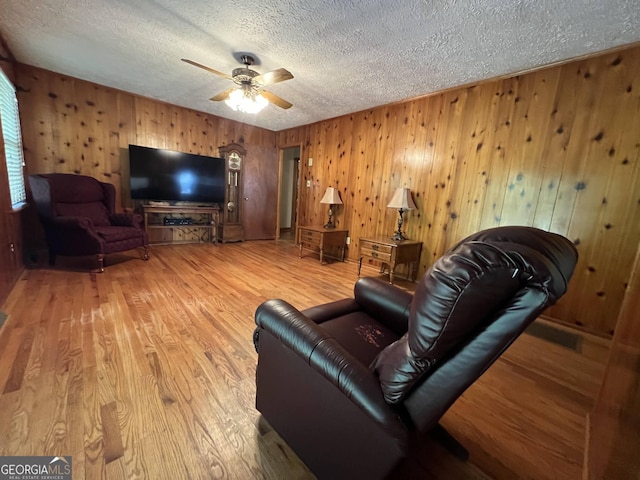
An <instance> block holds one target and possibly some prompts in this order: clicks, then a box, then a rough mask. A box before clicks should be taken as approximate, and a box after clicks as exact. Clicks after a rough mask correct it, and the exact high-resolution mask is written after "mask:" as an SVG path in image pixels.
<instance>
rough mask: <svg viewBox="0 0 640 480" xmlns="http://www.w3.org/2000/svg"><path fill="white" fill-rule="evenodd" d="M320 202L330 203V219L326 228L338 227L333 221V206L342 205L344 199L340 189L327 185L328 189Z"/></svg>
mask: <svg viewBox="0 0 640 480" xmlns="http://www.w3.org/2000/svg"><path fill="white" fill-rule="evenodd" d="M320 203H324V204H328V205H329V221H328V222H327V223H326V225H325V226H324V228H336V226H335V224H334V223H333V221H332V217H333V211H332V207H333V206H334V205H342V199H341V198H340V192H339V191H338V189H337V188H334V187H327V191H326V192H324V197H322V200H320Z"/></svg>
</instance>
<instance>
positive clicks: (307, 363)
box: [254, 227, 578, 479]
mask: <svg viewBox="0 0 640 480" xmlns="http://www.w3.org/2000/svg"><path fill="white" fill-rule="evenodd" d="M577 258H578V255H577V251H576V249H575V248H574V246H573V244H572V243H571V242H570V241H569V240H567V239H566V238H564V237H562V236H560V235H556V234H553V233H548V232H545V231H542V230H538V229H535V228H529V227H500V228H494V229H490V230H485V231H482V232H479V233H476V234H474V235H471V236H470V237H468V238H466V239H464V240H463V241H461V242H460V243H458V244H457V245H455V246H454V247H453V248H451V249H450V250H449V251H448V252H447V253H445V255H444V256H443V257H441V258H440V259H439V260H438V261H436V262H435V263H434V264H433V266H432V267H431V268H429V270H428V271H427V272H426V273H425V275H424V277H423V278H422V279H421V280H420V281H419V283H418V285H417V286H416V290H415V294H414V295H411V294H410V293H408V292H406V291H404V290H401V289H399V288H397V287H395V286H392V285H389V284H387V283H386V282H383V281H381V280H378V279H376V278H362V279H360V280H358V281H357V283H356V284H355V291H354V298H348V299H344V300H339V301H337V302H333V303H329V304H326V305H321V306H317V307H313V308H310V309H308V310H305V311H298V310H296V309H295V308H294V307H292V306H291V305H289V304H288V303H286V302H285V301H283V300H269V301H267V302H265V303H263V304H262V305H260V307H259V308H258V309H257V311H256V315H255V320H256V324H257V326H258V327H257V329H256V331H255V334H254V342H255V344H256V349H257V351H258V366H257V371H256V384H257V385H256V387H257V392H256V406H257V409H258V410H259V411H260V412H261V413H262V415H263V417H264V418H265V419H266V420H267V422H268V423H269V424H270V425H271V426H272V427H273V428H274V429H275V430H276V431H277V432H278V433H279V434H280V436H281V437H282V438H283V439H284V440H285V441H286V442H287V443H288V444H289V445H290V446H291V448H292V449H293V450H294V451H295V452H296V453H297V454H298V456H299V457H300V458H301V459H302V460H303V461H304V462H305V463H306V465H307V466H308V467H309V468H310V469H311V470H312V471H313V472H314V473H315V474H316V475H317V476H318V477H319V478H328V479H329V478H330V479H339V478H345V479H353V478H366V479H373V478H383V477H385V476H387V475H388V474H389V473H390V472H392V471H393V469H394V468H395V467H396V466H397V465H398V464H399V463H400V462H401V461H402V460H403V459H406V458H411V456H412V455H414V456H415V454H416V452H419V451H420V446H421V445H424V438H425V436H426V435H427V434H433V433H437V435H436V438H440V439H444V440H446V441H445V442H444V443H445V444H447V443H448V446H449V447H451V450H452V451H454V453H457V455H458V457H461V458H465V459H466V456H467V455H468V454H467V452H466V450H465V449H464V448H463V447H462V446H461V445H460V444H459V443H457V442H456V441H455V439H453V438H452V437H451V436H449V435H448V434H447V433H446V431H444V429H443V428H442V427H441V426H440V425H439V423H438V422H439V419H440V418H441V417H442V416H443V415H444V413H445V412H446V411H447V409H448V408H449V407H450V406H451V405H452V404H453V403H454V402H455V401H456V399H457V398H458V397H459V396H460V395H461V394H462V393H463V392H464V391H465V390H466V389H467V388H468V387H469V386H470V385H471V384H472V383H473V382H475V381H476V379H477V378H478V377H480V375H482V373H483V372H484V371H485V370H486V369H487V368H489V366H490V365H491V364H492V363H493V362H494V361H495V360H496V359H497V358H498V357H499V356H500V355H501V354H502V352H503V351H504V350H505V349H506V348H507V347H508V346H509V345H510V344H511V343H512V342H513V341H514V340H515V339H516V338H517V337H518V336H519V335H520V334H521V333H522V332H523V331H524V329H525V328H526V327H527V326H528V325H529V324H530V323H531V322H532V321H533V320H534V319H535V318H536V317H538V315H540V313H541V312H542V311H543V310H544V309H545V308H546V307H547V306H549V305H551V304H553V303H554V302H556V300H558V299H559V298H560V297H561V296H562V295H563V294H564V293H565V291H566V289H567V283H568V282H569V279H570V277H571V275H572V273H573V270H574V268H575V265H576V261H577Z"/></svg>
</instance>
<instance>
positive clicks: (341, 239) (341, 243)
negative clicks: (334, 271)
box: [298, 226, 349, 264]
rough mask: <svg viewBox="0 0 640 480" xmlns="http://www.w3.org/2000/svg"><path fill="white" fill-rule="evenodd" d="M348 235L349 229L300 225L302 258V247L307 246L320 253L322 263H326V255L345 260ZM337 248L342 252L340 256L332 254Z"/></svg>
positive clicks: (299, 235) (299, 234)
mask: <svg viewBox="0 0 640 480" xmlns="http://www.w3.org/2000/svg"><path fill="white" fill-rule="evenodd" d="M348 235H349V230H338V229H336V228H324V227H322V226H307V227H298V243H299V244H300V258H302V249H303V248H306V249H308V250H313V251H314V252H318V253H319V254H320V263H321V264H322V263H324V259H325V257H326V258H333V259H336V260H340V261H341V262H344V252H345V249H346V247H347V236H348ZM335 250H338V251H339V252H340V254H339V256H334V255H333V254H332V252H333V251H335Z"/></svg>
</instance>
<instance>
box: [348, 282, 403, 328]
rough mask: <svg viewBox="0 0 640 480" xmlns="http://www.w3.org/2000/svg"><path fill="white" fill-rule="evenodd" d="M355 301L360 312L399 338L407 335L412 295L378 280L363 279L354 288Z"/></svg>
mask: <svg viewBox="0 0 640 480" xmlns="http://www.w3.org/2000/svg"><path fill="white" fill-rule="evenodd" d="M354 296H355V301H356V302H357V303H358V305H360V307H361V308H362V310H364V311H365V312H367V313H368V314H369V315H371V316H372V317H373V318H375V319H376V320H377V321H379V322H380V323H382V324H384V325H385V326H386V327H388V328H390V329H391V330H393V331H394V332H395V333H397V334H398V335H399V336H402V335H404V334H405V333H407V329H408V322H409V311H410V309H411V302H412V301H413V295H412V294H411V293H409V292H407V291H405V290H402V289H401V288H398V287H396V286H394V285H391V284H389V283H387V282H385V281H383V280H380V279H379V278H374V277H364V278H361V279H359V280H358V281H357V282H356V284H355V287H354Z"/></svg>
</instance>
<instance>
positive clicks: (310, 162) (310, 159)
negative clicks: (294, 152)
mask: <svg viewBox="0 0 640 480" xmlns="http://www.w3.org/2000/svg"><path fill="white" fill-rule="evenodd" d="M312 165H313V158H309V166H312Z"/></svg>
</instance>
